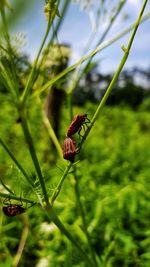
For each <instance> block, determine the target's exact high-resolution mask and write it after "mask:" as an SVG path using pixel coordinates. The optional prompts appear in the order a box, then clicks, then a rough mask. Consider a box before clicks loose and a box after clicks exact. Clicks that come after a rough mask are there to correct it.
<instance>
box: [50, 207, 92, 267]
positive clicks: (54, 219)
mask: <svg viewBox="0 0 150 267" xmlns="http://www.w3.org/2000/svg"><path fill="white" fill-rule="evenodd" d="M46 212H47V216H48V218H49V219H50V221H52V222H53V223H54V224H55V225H56V226H57V227H58V228H59V230H60V231H61V232H62V233H63V234H64V235H65V236H66V237H67V238H68V239H69V240H70V241H71V243H72V244H73V245H74V246H75V247H76V248H77V249H78V251H79V252H80V253H81V254H82V255H83V258H84V259H85V260H86V261H87V264H88V265H87V266H90V267H95V265H93V262H92V261H91V259H90V258H89V257H88V255H87V253H86V252H85V251H84V249H83V248H82V247H81V246H80V244H79V243H78V242H77V241H76V240H75V239H74V238H73V236H72V235H71V233H70V232H69V231H68V230H67V229H66V228H65V226H64V225H63V224H62V222H61V221H60V219H59V218H58V216H56V214H55V213H54V211H53V209H52V208H50V206H47V207H46Z"/></svg>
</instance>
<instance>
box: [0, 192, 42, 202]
mask: <svg viewBox="0 0 150 267" xmlns="http://www.w3.org/2000/svg"><path fill="white" fill-rule="evenodd" d="M0 197H3V198H8V199H9V200H11V199H14V200H18V201H20V200H21V201H22V202H25V203H29V204H34V203H35V204H38V202H35V201H33V200H30V199H26V198H21V197H17V196H15V195H11V194H6V193H1V192H0Z"/></svg>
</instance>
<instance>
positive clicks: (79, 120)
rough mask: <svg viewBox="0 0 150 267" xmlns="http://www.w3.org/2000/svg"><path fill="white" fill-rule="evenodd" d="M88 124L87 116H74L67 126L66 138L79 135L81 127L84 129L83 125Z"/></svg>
mask: <svg viewBox="0 0 150 267" xmlns="http://www.w3.org/2000/svg"><path fill="white" fill-rule="evenodd" d="M89 122H90V120H89V119H88V118H87V114H84V115H76V116H75V117H74V118H73V120H72V122H71V124H70V126H69V129H68V131H67V136H68V137H72V135H74V134H75V133H77V132H78V134H79V135H80V132H81V129H82V126H83V127H84V124H85V125H87V123H89Z"/></svg>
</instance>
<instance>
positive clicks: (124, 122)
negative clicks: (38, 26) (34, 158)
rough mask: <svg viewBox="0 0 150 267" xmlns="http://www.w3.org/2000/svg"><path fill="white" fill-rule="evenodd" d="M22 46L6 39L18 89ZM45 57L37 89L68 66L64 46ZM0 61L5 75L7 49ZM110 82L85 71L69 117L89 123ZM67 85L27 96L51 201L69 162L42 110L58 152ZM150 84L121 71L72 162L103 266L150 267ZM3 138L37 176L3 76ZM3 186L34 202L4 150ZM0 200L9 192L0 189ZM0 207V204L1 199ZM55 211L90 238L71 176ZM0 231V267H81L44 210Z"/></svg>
mask: <svg viewBox="0 0 150 267" xmlns="http://www.w3.org/2000/svg"><path fill="white" fill-rule="evenodd" d="M24 2H26V1H24ZM43 2H44V1H43ZM101 2H103V1H101ZM14 3H15V4H16V10H17V8H18V11H17V14H19V16H21V14H22V13H21V11H20V10H21V8H22V9H23V10H22V12H25V10H26V11H28V10H29V8H31V7H25V6H24V7H22V6H21V7H20V5H19V4H18V3H17V1H14ZM28 4H29V3H28ZM19 16H18V19H19ZM8 23H10V24H11V23H12V20H11V16H10V18H9V17H8ZM14 23H15V22H14ZM16 23H17V17H16ZM22 42H23V37H22V36H21V37H20V36H17V37H16V38H14V39H12V47H13V53H14V54H13V60H14V64H15V66H16V71H17V78H18V81H19V85H20V87H19V90H20V91H22V90H23V88H24V86H25V83H26V79H27V76H28V74H29V72H30V70H31V67H32V62H31V60H30V58H29V57H28V55H27V54H26V53H24V52H22V51H21V49H20V46H21V45H22ZM13 44H14V45H13ZM44 53H45V55H46V58H45V60H44V61H43V62H42V63H41V66H40V68H38V69H37V71H36V75H35V82H34V86H33V91H36V90H37V88H39V87H40V86H42V85H43V84H44V83H45V82H47V81H48V80H49V79H51V78H52V77H54V75H56V74H58V73H59V72H60V71H62V70H63V69H65V68H66V67H67V65H68V61H69V58H70V47H69V45H58V44H56V43H55V44H53V45H51V46H50V47H49V46H48V47H47V48H46V49H45V50H44V52H43V55H44ZM0 57H1V62H2V63H3V65H4V66H5V68H6V69H7V70H8V71H9V73H10V75H11V69H9V68H10V62H9V59H8V57H7V54H6V53H5V52H4V51H3V49H1V55H0ZM112 76H113V73H108V74H102V73H101V72H100V69H99V68H98V66H97V63H91V64H90V65H89V68H88V69H87V70H86V72H84V75H83V76H82V78H81V79H80V81H79V83H78V86H77V87H76V88H75V90H74V93H73V112H74V114H85V113H87V114H88V117H89V118H90V117H91V116H92V114H93V113H94V112H95V110H96V108H97V104H98V103H99V101H100V100H101V99H102V96H103V95H104V92H105V90H106V88H107V86H108V84H109V82H110V81H111V79H112ZM70 77H71V74H70V75H69V76H67V77H65V79H61V80H59V82H57V83H56V84H55V86H53V87H52V88H51V91H47V92H46V93H43V94H42V95H41V96H40V97H37V98H31V99H30V101H29V102H28V106H27V110H28V116H29V122H30V127H31V132H32V136H33V138H34V142H35V146H36V149H37V153H38V158H39V161H40V162H41V165H42V173H43V174H44V178H45V181H46V184H47V188H48V193H49V195H52V192H53V190H54V188H55V187H56V184H57V182H58V181H59V177H60V176H61V175H62V169H64V167H65V166H66V162H64V161H62V159H61V158H60V156H59V155H58V153H57V150H56V148H55V146H54V144H53V143H52V141H51V139H50V137H49V135H48V133H47V129H46V127H45V125H44V123H43V111H44V112H46V115H47V117H48V119H49V121H50V122H51V124H52V126H53V129H54V130H55V133H56V135H57V137H58V139H59V141H60V143H61V144H62V143H63V140H64V138H65V133H66V131H67V128H68V125H69V123H70V114H69V112H68V99H67V97H66V93H65V90H66V87H67V83H68V81H69V79H70ZM136 77H138V78H139V77H140V81H141V83H140V85H139V83H138V84H137V82H136V80H137V79H136ZM142 81H143V82H142ZM149 85H150V69H147V70H145V69H144V70H143V69H141V68H140V67H139V66H138V67H135V68H134V69H132V70H125V71H123V72H122V74H121V76H120V78H119V80H118V82H117V84H116V86H115V88H114V90H113V92H112V94H111V96H110V97H109V99H108V101H107V103H106V105H105V107H104V108H103V111H102V113H101V116H100V117H99V120H98V121H97V123H96V124H95V125H94V127H93V129H92V132H91V134H90V136H89V137H88V139H87V142H86V144H85V145H84V148H83V150H82V151H81V153H80V154H79V155H78V156H77V159H78V160H79V163H78V164H77V177H78V181H79V186H80V193H81V200H82V203H83V206H84V211H85V214H86V220H87V225H88V231H89V234H90V236H91V242H92V246H93V248H94V251H95V252H96V255H97V256H98V257H99V258H100V262H101V266H106V267H112V266H115V267H120V266H123V267H133V266H136V267H149V266H150V228H149V225H150V224H149V221H150V194H149V191H150V177H149V174H150V149H149V147H150V113H149V111H150V87H149ZM0 134H1V138H3V139H4V140H5V142H6V143H7V144H9V148H10V149H11V150H12V151H13V153H14V154H15V155H16V156H17V158H18V159H19V160H20V161H21V162H22V163H23V166H24V168H25V169H26V170H27V171H28V173H29V175H30V176H32V177H34V176H35V170H34V167H33V165H32V162H31V159H30V155H29V152H28V147H27V145H26V143H25V141H24V136H23V133H22V129H21V126H20V121H19V117H18V113H17V111H16V108H15V102H14V101H13V100H12V97H11V94H10V92H9V91H8V89H7V86H6V84H5V83H4V81H3V79H2V78H1V79H0ZM0 179H2V181H3V182H4V183H5V184H7V185H9V187H10V188H11V189H12V190H13V191H14V192H15V194H17V195H20V194H21V195H20V198H21V197H22V196H23V197H26V198H27V197H30V195H31V197H32V192H31V190H30V188H29V187H28V185H27V184H26V182H25V180H24V178H23V177H22V174H21V173H20V172H19V171H18V169H17V168H16V166H15V165H14V163H13V162H12V161H11V159H10V158H9V156H8V155H7V154H6V153H5V152H4V150H3V149H2V147H0ZM0 192H5V190H4V188H3V186H2V184H0ZM20 192H21V193H20ZM1 204H2V205H3V199H1ZM2 205H1V206H2ZM55 208H56V211H57V214H58V215H59V216H60V218H61V220H62V221H63V222H64V223H65V225H67V228H68V229H70V231H71V232H72V234H73V235H74V236H75V237H76V238H77V239H80V242H81V243H83V244H84V243H85V242H86V237H85V234H84V231H83V226H82V220H81V217H80V215H79V207H78V203H77V200H76V195H75V190H74V180H73V176H72V174H71V173H70V174H69V176H68V178H67V180H66V181H65V183H64V186H63V190H62V192H61V194H60V196H59V198H58V200H57V201H56V204H55ZM0 231H1V242H0V267H3V266H5V267H8V266H13V267H15V266H20V267H25V266H32V267H34V266H35V267H56V266H58V267H59V266H62V267H65V266H66V267H67V266H76V267H77V266H80V267H82V266H86V264H85V263H84V259H83V258H81V255H80V254H79V252H78V251H77V250H76V249H75V248H74V247H73V246H72V245H71V243H70V242H69V241H68V240H67V239H66V237H64V236H63V235H62V234H61V232H60V231H59V230H58V229H57V227H56V226H55V225H54V224H53V223H49V221H48V220H47V217H46V216H45V215H44V213H43V211H42V210H40V209H39V208H38V207H36V206H35V207H33V208H31V209H29V210H28V211H27V213H25V214H23V215H21V216H18V217H14V218H13V219H12V218H7V217H5V216H4V215H3V214H2V212H1V213H0ZM25 237H27V241H26V244H25V247H24V250H23V253H22V257H21V259H20V262H19V265H17V255H18V252H17V250H18V246H21V245H22V244H23V240H24V239H25Z"/></svg>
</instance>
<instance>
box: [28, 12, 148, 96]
mask: <svg viewBox="0 0 150 267" xmlns="http://www.w3.org/2000/svg"><path fill="white" fill-rule="evenodd" d="M149 17H150V12H147V14H146V15H145V16H144V17H143V19H142V20H141V22H144V21H145V20H146V19H148V18H149ZM134 27H135V23H133V24H131V25H130V26H129V27H128V28H126V29H125V30H123V31H121V32H120V33H119V34H117V35H115V36H114V37H112V38H111V39H109V40H107V41H104V42H103V43H102V44H100V45H99V46H98V47H97V48H96V49H94V50H93V51H92V52H90V53H89V54H88V55H86V56H83V57H82V58H81V59H80V60H79V61H77V62H76V63H75V64H73V65H72V66H69V67H68V68H66V69H65V70H63V71H62V72H60V73H59V74H57V75H56V76H55V77H54V78H52V79H51V80H50V81H48V82H46V83H45V84H44V85H43V86H42V87H41V88H40V89H39V90H37V91H36V92H35V93H33V97H34V96H37V95H39V94H41V93H42V92H43V91H45V90H46V89H47V88H49V87H50V86H52V85H53V84H54V83H55V82H57V81H58V80H59V79H60V78H62V77H63V76H65V75H66V74H68V73H69V72H71V71H73V70H74V69H75V68H77V67H78V66H79V65H81V64H82V63H83V62H84V61H86V60H87V59H89V58H91V57H93V56H94V55H96V54H97V53H98V52H100V51H102V50H103V49H105V48H107V47H108V46H110V45H111V44H113V43H115V42H116V41H117V40H119V39H120V38H122V37H123V36H124V35H126V34H127V33H129V32H130V31H131V30H132V29H133V28H134Z"/></svg>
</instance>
